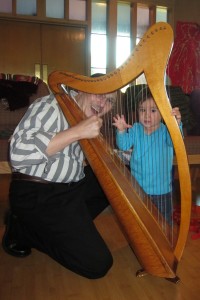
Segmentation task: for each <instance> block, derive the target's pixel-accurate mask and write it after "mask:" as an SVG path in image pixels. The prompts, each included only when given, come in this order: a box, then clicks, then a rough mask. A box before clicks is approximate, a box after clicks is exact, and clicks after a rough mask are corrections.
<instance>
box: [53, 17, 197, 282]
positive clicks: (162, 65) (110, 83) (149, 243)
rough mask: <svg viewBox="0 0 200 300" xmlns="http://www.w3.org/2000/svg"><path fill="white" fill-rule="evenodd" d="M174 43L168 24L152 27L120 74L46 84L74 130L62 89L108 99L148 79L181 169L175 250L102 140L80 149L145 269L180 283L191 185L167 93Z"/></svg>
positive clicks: (76, 115) (72, 109)
mask: <svg viewBox="0 0 200 300" xmlns="http://www.w3.org/2000/svg"><path fill="white" fill-rule="evenodd" d="M172 43H173V32H172V29H171V27H170V26H169V24H167V23H164V22H160V23H156V24H155V25H153V26H152V27H151V28H150V29H149V30H148V31H147V32H146V34H145V35H144V36H143V38H142V40H141V41H140V43H139V44H138V45H137V46H136V48H135V50H134V51H133V52H132V54H131V55H130V57H129V58H128V59H127V61H126V62H125V63H124V64H123V65H122V66H121V67H119V68H117V69H116V70H114V71H113V72H110V73H109V74H107V75H104V76H101V77H99V78H91V77H86V76H82V75H79V74H75V73H70V72H64V71H63V72H62V71H55V72H53V73H51V74H50V75H49V78H48V82H49V86H50V88H51V90H52V91H53V93H54V94H55V97H56V98H57V101H58V103H59V105H60V106H61V108H62V110H63V113H64V115H65V116H66V118H67V120H68V121H69V123H70V125H71V126H73V125H75V124H76V123H77V122H79V121H81V120H82V118H83V112H81V111H80V109H79V108H78V106H77V105H75V104H74V101H72V99H71V98H70V97H69V96H68V95H67V94H66V93H64V92H63V88H62V86H63V85H64V86H67V87H70V88H72V89H75V90H79V91H83V92H86V93H92V94H106V93H110V92H113V91H116V90H119V89H121V88H122V87H124V86H126V85H127V84H129V83H130V82H132V81H133V80H134V79H135V78H136V77H138V76H139V75H140V74H142V73H144V74H145V77H146V81H147V83H148V85H149V88H150V90H151V92H152V95H153V97H154V99H155V102H156V104H157V106H158V108H159V110H160V112H161V115H162V117H163V119H164V122H165V124H166V126H167V128H168V130H169V133H170V135H171V138H172V141H173V145H174V149H175V155H176V159H177V165H178V173H179V182H180V192H181V220H180V225H179V228H178V235H177V239H176V242H175V244H174V245H172V244H171V243H170V242H169V240H168V238H167V235H165V234H163V231H162V228H161V226H160V225H159V224H158V222H157V221H156V219H155V217H154V215H153V214H152V212H150V211H149V210H148V208H147V206H146V205H145V204H144V201H143V199H141V194H140V193H138V190H137V188H135V187H133V185H132V184H131V181H130V173H129V171H128V170H127V172H126V171H125V173H124V172H121V162H120V159H118V157H117V156H116V155H115V153H114V152H113V149H112V148H111V147H109V146H108V145H107V142H106V141H105V140H104V138H103V137H99V138H96V139H91V140H82V141H80V144H81V146H82V149H83V151H84V153H85V155H86V158H87V160H88V162H89V164H90V165H91V167H92V168H93V171H94V173H95V174H96V176H97V178H98V180H99V182H100V184H101V186H102V188H103V189H104V191H105V193H106V195H107V197H108V199H109V201H110V204H111V206H112V208H113V210H114V212H115V214H116V216H117V218H118V220H119V222H120V224H121V226H122V228H123V230H124V232H125V235H126V237H127V239H128V242H129V244H130V246H131V248H132V249H133V251H134V253H135V255H136V257H137V259H138V261H139V262H140V264H141V266H142V268H143V269H144V270H145V271H146V272H147V273H149V274H151V275H155V276H158V277H164V278H168V279H172V280H173V279H175V278H176V271H177V265H178V262H179V261H180V259H181V256H182V254H183V250H184V247H185V243H186V240H187V235H188V230H189V224H190V209H191V184H190V172H189V167H188V160H187V155H186V151H185V147H184V142H183V138H182V135H181V133H180V130H179V128H178V125H177V122H176V120H175V118H174V117H172V115H171V106H170V103H169V98H168V95H167V92H166V89H165V69H166V65H167V62H168V58H169V55H170V52H171V48H172Z"/></svg>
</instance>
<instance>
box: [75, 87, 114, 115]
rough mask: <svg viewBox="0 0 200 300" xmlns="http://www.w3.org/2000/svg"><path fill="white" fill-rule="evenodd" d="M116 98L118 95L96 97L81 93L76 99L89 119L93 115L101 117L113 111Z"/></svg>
mask: <svg viewBox="0 0 200 300" xmlns="http://www.w3.org/2000/svg"><path fill="white" fill-rule="evenodd" d="M116 98H117V95H116V93H110V94H102V95H95V94H87V93H83V92H80V93H79V94H78V96H77V98H76V99H77V102H78V104H79V106H80V108H81V109H82V110H83V112H84V114H85V115H86V116H87V117H91V116H92V115H98V116H99V117H101V116H102V115H104V114H106V113H107V112H109V111H110V110H111V109H112V107H113V105H114V104H115V102H116Z"/></svg>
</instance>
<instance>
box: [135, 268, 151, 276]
mask: <svg viewBox="0 0 200 300" xmlns="http://www.w3.org/2000/svg"><path fill="white" fill-rule="evenodd" d="M147 275H148V273H147V272H146V271H145V270H144V269H140V270H138V271H137V272H136V277H144V276H147Z"/></svg>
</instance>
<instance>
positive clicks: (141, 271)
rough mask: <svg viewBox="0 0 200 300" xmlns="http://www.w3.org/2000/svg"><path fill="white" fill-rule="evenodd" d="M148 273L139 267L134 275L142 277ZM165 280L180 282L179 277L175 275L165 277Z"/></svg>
mask: <svg viewBox="0 0 200 300" xmlns="http://www.w3.org/2000/svg"><path fill="white" fill-rule="evenodd" d="M147 275H149V274H148V273H147V272H146V271H145V270H144V269H140V270H138V271H137V272H136V277H139V278H140V277H144V276H147ZM165 279H166V280H168V281H170V282H172V283H175V284H177V283H179V282H180V278H179V277H178V276H175V277H173V278H165Z"/></svg>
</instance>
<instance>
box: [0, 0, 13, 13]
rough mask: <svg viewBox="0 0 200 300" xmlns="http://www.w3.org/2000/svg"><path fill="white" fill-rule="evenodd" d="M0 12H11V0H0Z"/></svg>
mask: <svg viewBox="0 0 200 300" xmlns="http://www.w3.org/2000/svg"><path fill="white" fill-rule="evenodd" d="M0 12H1V13H12V0H6V1H5V0H0Z"/></svg>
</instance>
